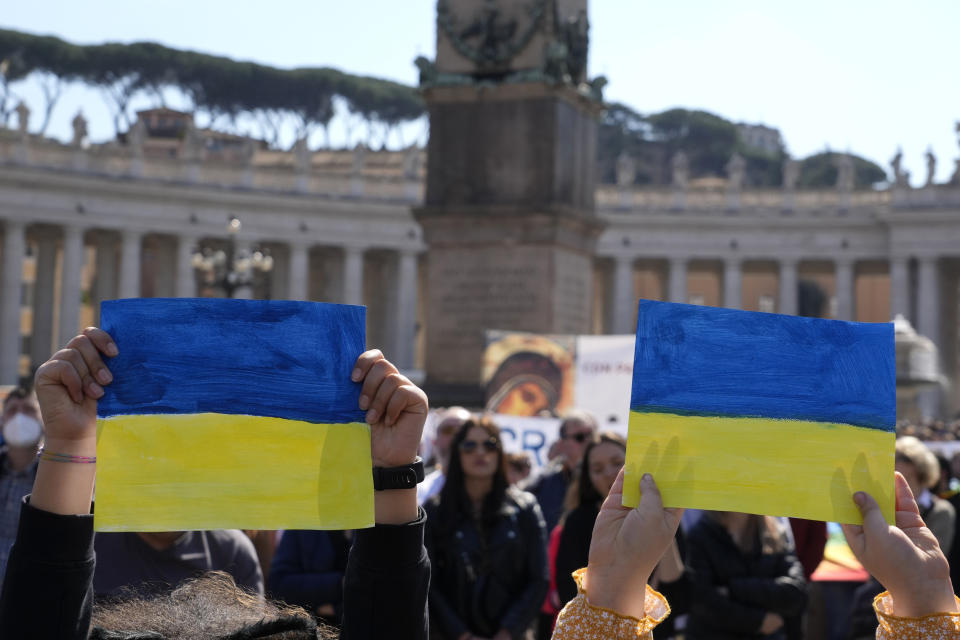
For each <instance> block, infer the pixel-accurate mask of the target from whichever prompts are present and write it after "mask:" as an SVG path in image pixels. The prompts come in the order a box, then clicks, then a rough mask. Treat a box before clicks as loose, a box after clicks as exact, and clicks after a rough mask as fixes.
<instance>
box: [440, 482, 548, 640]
mask: <svg viewBox="0 0 960 640" xmlns="http://www.w3.org/2000/svg"><path fill="white" fill-rule="evenodd" d="M439 505H440V503H439V497H438V498H434V499H433V500H431V501H430V502H428V503H427V505H426V511H427V517H428V521H429V525H428V526H427V534H426V546H427V551H428V553H429V554H430V564H431V566H432V568H433V577H432V579H431V584H430V614H431V619H432V624H433V626H434V630H435V631H436V632H438V635H440V636H441V637H444V638H454V639H456V638H458V637H459V636H460V635H461V634H463V633H464V632H465V631H470V632H471V633H473V634H476V635H480V636H484V637H488V638H489V637H493V635H494V634H495V633H496V632H497V631H499V630H500V629H507V630H508V631H510V634H511V635H512V636H513V637H514V638H519V637H520V636H521V635H522V634H523V632H524V631H525V630H526V629H527V627H529V626H530V623H531V622H532V621H533V619H534V618H535V617H536V615H537V612H538V611H539V610H540V606H541V605H542V604H543V598H544V596H546V593H547V587H548V584H549V574H548V572H547V547H546V528H545V526H544V523H543V516H542V515H541V513H540V507H539V505H538V504H537V501H536V498H534V497H533V496H532V495H531V494H529V493H526V492H523V491H518V490H516V489H508V490H507V494H506V496H505V497H504V501H503V505H502V506H501V507H500V511H499V518H498V520H497V523H496V526H494V527H493V528H492V529H491V530H490V531H487V532H486V535H485V536H481V534H480V531H479V530H478V528H477V525H476V523H475V522H474V521H473V520H472V519H470V518H463V519H461V520H460V521H458V522H443V521H441V519H440V516H439Z"/></svg>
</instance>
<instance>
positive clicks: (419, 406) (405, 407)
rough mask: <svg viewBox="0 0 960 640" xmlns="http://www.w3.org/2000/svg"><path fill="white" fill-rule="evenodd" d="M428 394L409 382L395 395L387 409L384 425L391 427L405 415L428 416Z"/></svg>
mask: <svg viewBox="0 0 960 640" xmlns="http://www.w3.org/2000/svg"><path fill="white" fill-rule="evenodd" d="M429 410H430V409H429V406H428V403H427V394H425V393H424V392H423V390H421V389H420V387H418V386H416V385H415V384H413V383H411V382H409V381H408V383H407V384H405V385H403V386H402V387H400V388H399V389H397V391H396V392H395V393H394V394H393V396H392V397H391V398H390V403H389V404H388V405H387V407H386V415H385V416H384V424H386V425H387V426H390V425H392V424H395V423H396V422H397V420H399V419H400V415H401V414H403V413H411V414H417V415H422V416H426V415H427V413H428V412H429Z"/></svg>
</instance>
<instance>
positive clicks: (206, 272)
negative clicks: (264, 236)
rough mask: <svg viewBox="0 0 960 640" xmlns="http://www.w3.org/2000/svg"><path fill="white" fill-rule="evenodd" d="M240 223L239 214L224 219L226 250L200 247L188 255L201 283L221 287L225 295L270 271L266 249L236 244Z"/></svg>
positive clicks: (206, 285) (231, 295)
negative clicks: (225, 224) (225, 225)
mask: <svg viewBox="0 0 960 640" xmlns="http://www.w3.org/2000/svg"><path fill="white" fill-rule="evenodd" d="M241 226H242V225H241V223H240V218H238V217H236V216H233V217H231V218H230V220H229V222H227V237H228V238H229V241H228V242H227V247H226V250H224V249H213V248H211V247H201V248H198V249H197V250H196V251H195V252H194V254H193V257H192V258H191V263H192V264H193V268H194V269H196V270H197V271H199V272H200V277H201V281H202V282H203V284H204V286H205V287H207V288H211V289H219V290H221V291H223V293H224V295H225V297H227V298H232V297H234V294H235V293H236V292H237V291H238V290H240V289H244V288H252V287H253V284H254V281H255V280H256V279H257V278H258V277H260V276H264V275H266V274H268V273H270V272H271V271H273V256H271V255H270V250H269V249H266V248H260V247H252V248H251V249H250V250H247V249H245V248H244V249H238V248H237V235H238V234H239V233H240V228H241Z"/></svg>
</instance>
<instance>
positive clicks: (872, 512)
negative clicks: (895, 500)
mask: <svg viewBox="0 0 960 640" xmlns="http://www.w3.org/2000/svg"><path fill="white" fill-rule="evenodd" d="M853 501H854V502H855V503H856V505H857V508H858V509H860V513H861V514H863V534H864V536H879V535H883V534H884V533H886V532H887V531H888V529H889V526H890V525H888V524H887V520H886V518H884V517H883V512H882V511H880V505H879V504H877V501H876V500H874V499H873V496H871V495H870V494H869V493H867V492H866V491H857V492H856V493H854V494H853Z"/></svg>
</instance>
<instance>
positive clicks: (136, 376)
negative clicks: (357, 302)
mask: <svg viewBox="0 0 960 640" xmlns="http://www.w3.org/2000/svg"><path fill="white" fill-rule="evenodd" d="M100 309H101V311H100V314H101V316H100V317H101V326H102V328H103V329H104V330H105V331H106V332H107V333H109V334H110V335H111V336H112V337H113V339H114V340H115V341H116V343H117V348H118V349H119V351H120V354H119V355H118V356H117V357H115V358H111V359H110V360H109V361H108V362H107V366H108V367H109V368H110V370H111V372H113V376H114V382H113V383H112V384H110V385H108V386H107V387H106V393H105V394H104V396H103V398H101V400H100V402H99V405H98V413H99V415H100V416H101V417H109V416H114V415H131V414H162V413H226V414H244V415H252V416H269V417H275V418H287V419H291V420H303V421H307V422H314V423H344V422H363V421H364V412H363V411H360V410H359V408H358V405H357V401H358V398H359V395H360V385H359V384H356V383H354V382H352V381H351V380H350V373H351V372H352V371H353V366H354V363H355V362H356V359H357V356H359V355H360V354H361V353H362V352H363V350H364V343H365V323H366V309H365V308H364V307H357V306H349V305H334V304H322V303H317V302H287V301H267V300H224V299H210V298H204V299H182V298H178V299H164V298H152V299H135V300H110V301H106V302H104V303H103V304H102V305H101V307H100Z"/></svg>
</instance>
